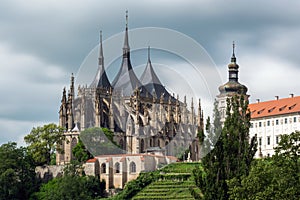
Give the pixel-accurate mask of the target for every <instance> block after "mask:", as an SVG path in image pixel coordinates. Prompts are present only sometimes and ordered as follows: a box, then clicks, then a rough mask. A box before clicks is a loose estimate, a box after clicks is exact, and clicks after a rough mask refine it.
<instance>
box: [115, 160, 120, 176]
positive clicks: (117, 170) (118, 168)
mask: <svg viewBox="0 0 300 200" xmlns="http://www.w3.org/2000/svg"><path fill="white" fill-rule="evenodd" d="M115 173H116V174H118V173H120V163H118V162H117V163H116V164H115Z"/></svg>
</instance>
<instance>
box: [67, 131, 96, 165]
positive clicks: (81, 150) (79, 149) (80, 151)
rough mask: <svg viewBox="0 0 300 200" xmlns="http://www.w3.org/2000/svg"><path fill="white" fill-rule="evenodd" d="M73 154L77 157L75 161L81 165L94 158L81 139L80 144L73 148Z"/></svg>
mask: <svg viewBox="0 0 300 200" xmlns="http://www.w3.org/2000/svg"><path fill="white" fill-rule="evenodd" d="M72 153H73V155H74V157H75V159H76V160H77V161H78V162H79V163H83V162H86V161H87V160H88V159H91V158H93V155H92V154H91V153H90V152H89V151H88V150H87V149H86V148H85V146H84V144H83V142H82V141H81V139H80V137H79V140H78V143H77V144H76V146H75V147H74V148H73V150H72Z"/></svg>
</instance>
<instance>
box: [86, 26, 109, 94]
mask: <svg viewBox="0 0 300 200" xmlns="http://www.w3.org/2000/svg"><path fill="white" fill-rule="evenodd" d="M98 59H99V62H98V70H97V73H96V76H95V78H94V80H93V82H92V83H91V85H90V87H92V88H110V87H111V84H110V82H109V80H108V78H107V75H106V72H105V68H104V57H103V48H102V32H100V48H99V58H98Z"/></svg>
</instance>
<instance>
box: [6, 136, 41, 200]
mask: <svg viewBox="0 0 300 200" xmlns="http://www.w3.org/2000/svg"><path fill="white" fill-rule="evenodd" d="M0 160H1V162H0V199H29V196H30V194H31V193H33V192H34V191H35V190H36V189H37V188H38V181H37V179H36V176H35V171H34V169H35V166H34V163H33V159H32V158H31V157H30V155H28V153H27V149H26V148H24V147H20V148H18V147H17V144H16V143H15V142H10V143H7V144H3V145H1V146H0Z"/></svg>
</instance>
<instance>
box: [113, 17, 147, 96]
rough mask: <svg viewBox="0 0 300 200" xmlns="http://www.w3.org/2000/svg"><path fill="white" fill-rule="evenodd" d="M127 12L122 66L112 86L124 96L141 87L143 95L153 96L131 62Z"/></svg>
mask: <svg viewBox="0 0 300 200" xmlns="http://www.w3.org/2000/svg"><path fill="white" fill-rule="evenodd" d="M127 17H128V16H127V14H126V29H125V38H124V46H123V60H122V65H121V68H120V70H119V72H118V74H117V76H116V77H115V79H114V81H113V82H112V86H113V88H114V90H116V91H119V92H122V93H123V95H124V96H130V95H132V94H133V91H134V90H135V89H136V88H139V89H140V95H141V96H144V97H145V96H147V95H148V96H149V97H150V96H151V94H146V93H148V92H147V90H146V89H145V87H144V86H142V84H141V82H140V81H139V79H138V78H137V76H136V75H135V73H134V71H133V69H132V66H131V62H130V47H129V42H128V26H127Z"/></svg>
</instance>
